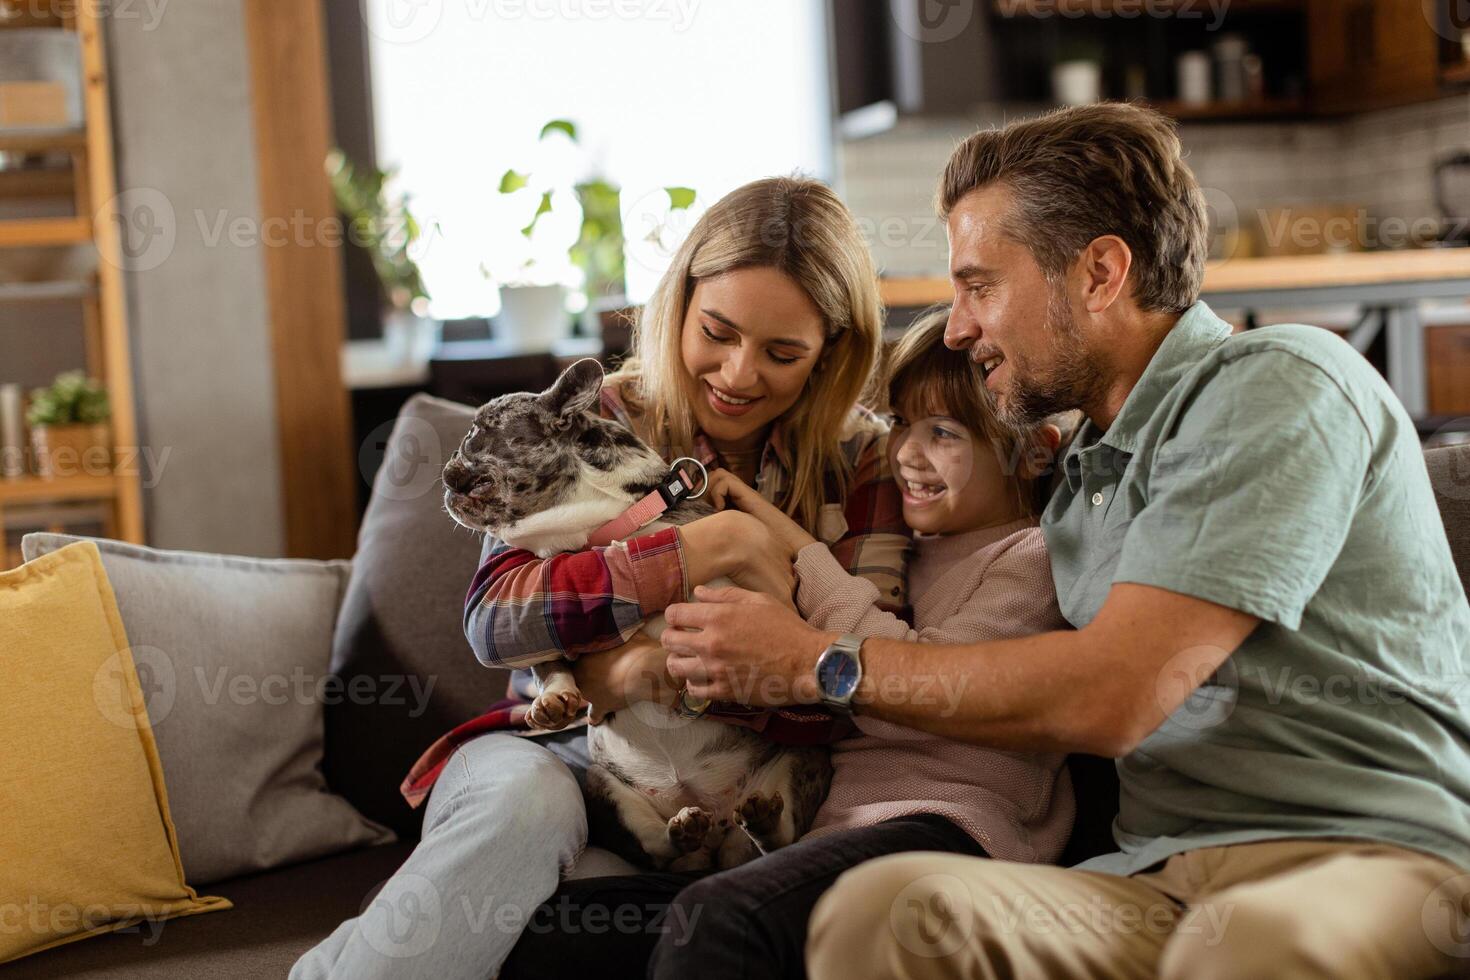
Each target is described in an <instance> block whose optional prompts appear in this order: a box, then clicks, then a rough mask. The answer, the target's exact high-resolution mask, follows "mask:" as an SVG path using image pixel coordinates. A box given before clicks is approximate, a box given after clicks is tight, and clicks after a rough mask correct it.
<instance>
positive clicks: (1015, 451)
mask: <svg viewBox="0 0 1470 980" xmlns="http://www.w3.org/2000/svg"><path fill="white" fill-rule="evenodd" d="M948 324H949V307H947V306H945V307H936V308H934V309H932V310H929V311H927V312H925V313H924V314H923V315H922V316H920V317H919V318H918V319H917V320H915V321H914V323H913V325H912V326H910V327H909V328H908V330H907V331H905V333H904V335H903V336H902V337H901V338H900V339H899V340H898V341H897V342H896V343H895V344H894V345H893V346H892V347H890V348H889V349H888V352H887V356H886V357H885V359H884V360H885V364H884V370H883V389H882V394H883V396H884V397H886V398H887V402H888V408H889V409H890V410H896V408H897V406H898V403H899V401H900V399H902V398H903V397H904V396H905V395H907V396H908V398H909V399H910V400H911V401H912V403H913V404H914V405H916V406H918V408H919V410H920V411H922V412H924V413H926V414H927V415H947V416H949V417H950V418H952V419H954V420H955V421H956V422H959V423H960V424H961V425H963V426H964V427H965V428H967V429H969V430H970V432H971V433H972V434H973V435H974V437H975V439H976V441H977V442H978V443H981V444H983V445H988V446H989V447H990V448H991V450H992V451H993V452H994V453H995V456H996V459H997V460H999V462H1000V465H1001V470H1002V472H1004V473H1005V474H1006V476H1007V477H1009V478H1010V483H1011V486H1012V488H1013V490H1014V491H1015V494H1016V497H1015V500H1016V504H1017V506H1018V507H1020V509H1021V512H1022V513H1024V514H1026V515H1027V516H1033V517H1034V516H1036V515H1037V514H1039V513H1040V512H1041V510H1042V509H1043V506H1044V504H1043V500H1042V496H1041V494H1042V491H1043V489H1044V487H1043V485H1044V484H1045V483H1046V482H1047V481H1046V480H1044V479H1041V478H1039V477H1037V476H1033V475H1031V474H1033V473H1039V474H1044V473H1048V472H1049V471H1050V462H1051V458H1052V450H1051V447H1050V446H1048V445H1047V443H1046V441H1045V439H1044V438H1043V437H1042V434H1041V429H1042V424H1045V423H1042V424H1037V425H1034V426H1028V427H1025V428H1017V427H1015V426H1011V425H1007V424H1006V423H1004V422H1002V421H1001V420H1000V418H999V417H998V416H997V415H996V413H995V400H994V398H993V397H992V396H991V394H990V392H989V391H987V390H986V388H985V382H984V380H983V378H982V377H981V374H980V369H979V368H978V367H976V366H975V365H974V364H971V363H970V358H969V355H968V354H967V353H966V352H964V351H956V350H950V349H949V348H948V347H946V346H944V328H945V327H946V326H947V325H948ZM1054 421H1055V420H1054Z"/></svg>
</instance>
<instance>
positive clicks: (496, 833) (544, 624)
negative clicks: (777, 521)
mask: <svg viewBox="0 0 1470 980" xmlns="http://www.w3.org/2000/svg"><path fill="white" fill-rule="evenodd" d="M882 314H883V311H882V306H881V303H880V302H879V299H878V291H877V278H876V275H875V272H874V269H873V265H872V260H871V258H870V257H869V255H868V252H867V248H866V245H865V244H864V242H863V241H862V238H861V236H860V235H859V233H858V230H857V227H856V225H855V223H854V222H853V220H852V217H851V215H850V214H849V213H848V211H847V209H846V208H845V207H844V206H843V205H842V203H841V202H840V201H839V200H838V199H837V197H836V196H835V195H834V194H833V193H832V192H831V191H830V190H829V189H827V188H826V187H824V186H823V185H821V184H818V183H816V182H813V181H807V180H799V179H790V178H777V179H770V180H762V181H757V182H755V183H752V184H748V185H746V186H744V187H741V188H740V189H738V190H736V191H734V192H732V193H731V194H729V195H728V196H726V197H725V198H723V199H721V200H720V201H719V202H718V203H716V204H715V205H714V206H713V207H711V208H710V210H709V211H708V212H707V213H706V214H705V215H704V216H703V217H702V218H701V219H700V221H699V222H698V223H697V224H696V226H695V227H694V229H693V231H692V232H691V233H690V235H689V238H688V239H687V240H686V242H685V243H684V245H683V246H682V247H681V248H680V250H679V252H678V254H677V255H676V256H675V257H674V261H673V263H672V265H671V267H670V269H669V271H668V272H667V273H666V274H665V276H664V278H663V279H662V281H661V282H660V284H659V287H658V289H657V291H656V292H655V294H654V297H653V298H652V300H651V301H650V303H649V304H648V306H647V308H646V309H645V310H644V311H643V315H642V316H641V317H640V320H639V324H638V333H637V338H636V341H635V345H634V355H633V357H632V358H630V359H629V361H628V362H627V363H626V364H625V365H624V367H623V368H622V370H620V371H618V372H617V373H616V374H614V375H612V376H610V377H609V378H608V380H607V384H606V386H605V387H604V389H603V393H602V411H603V414H604V415H605V416H607V417H611V418H617V419H619V420H620V421H623V422H624V423H625V424H627V425H628V426H629V427H630V428H631V429H633V430H634V431H635V432H637V433H638V434H639V435H640V436H642V437H643V438H644V439H645V440H647V441H648V442H649V443H650V444H651V445H653V446H655V447H656V448H658V449H659V451H660V452H661V454H662V455H664V457H665V458H666V459H668V460H670V461H672V460H673V459H675V458H678V457H681V456H692V457H694V458H696V459H699V460H701V461H702V462H704V463H705V464H706V465H707V466H708V467H709V468H710V469H714V468H716V467H723V468H725V469H728V470H730V471H731V472H733V473H735V474H737V475H739V476H741V477H742V478H743V479H745V480H746V481H747V482H749V483H750V484H751V485H752V486H753V487H754V488H755V489H756V491H757V492H759V493H760V494H761V496H762V497H763V498H764V499H766V500H768V501H770V502H771V503H772V504H774V505H775V506H776V507H779V508H780V509H781V510H782V511H783V512H784V513H786V514H787V515H789V516H790V517H791V518H792V519H793V520H794V521H796V523H797V524H799V525H800V526H801V527H802V528H804V529H805V530H806V531H807V532H808V533H810V534H811V535H812V536H813V537H815V538H816V539H817V540H818V541H820V542H822V543H823V544H824V545H826V546H827V547H828V548H830V549H831V553H832V555H833V556H834V557H835V558H836V559H837V561H838V562H839V564H841V565H842V567H843V568H845V569H847V570H848V571H849V572H851V573H852V574H855V575H861V576H863V577H865V578H867V579H868V580H869V581H871V582H872V583H873V584H874V585H875V586H876V587H877V588H878V590H879V594H880V595H881V596H883V597H884V604H885V605H886V606H889V607H891V608H894V609H897V608H899V607H902V606H903V605H904V585H903V583H904V561H905V559H906V555H907V549H908V546H909V533H908V529H907V527H906V526H905V525H904V524H903V517H902V504H901V500H900V497H899V493H898V490H897V488H896V486H895V485H894V483H893V481H892V479H891V478H890V475H889V472H888V465H887V461H886V447H885V438H884V437H885V426H884V425H883V423H882V422H880V421H879V420H878V418H877V417H876V416H874V415H873V414H872V413H870V412H868V411H867V410H866V409H864V408H862V407H861V406H859V405H858V404H857V399H858V396H859V394H860V393H861V392H862V390H863V389H864V387H865V386H866V385H867V383H868V381H869V379H870V377H871V375H872V373H873V370H874V367H875V364H876V361H877V356H878V349H879V346H880V339H881V332H882ZM794 557H795V556H794V554H792V552H791V550H790V548H789V546H787V545H786V544H784V543H783V542H782V541H780V540H778V539H777V537H776V536H775V535H774V534H772V533H771V532H770V531H769V530H767V528H766V526H765V525H764V524H762V523H761V521H759V520H758V519H756V518H754V517H751V516H750V515H748V514H743V513H741V512H739V511H735V510H730V511H725V512H722V513H719V514H716V515H714V516H712V517H708V518H705V519H703V520H700V521H696V522H694V523H692V524H688V525H685V526H683V527H680V528H677V529H669V530H666V531H660V532H657V533H654V534H651V535H645V536H642V537H639V538H635V539H633V540H632V541H630V542H629V543H627V544H619V545H614V546H612V547H609V548H592V549H588V550H586V551H583V552H578V553H574V554H565V555H558V556H556V557H553V558H549V559H545V560H541V559H537V558H536V557H535V556H534V555H532V554H530V553H529V552H524V551H518V550H515V549H511V548H508V547H506V546H505V545H503V544H502V543H500V542H498V541H496V540H494V539H493V538H489V539H487V540H486V542H485V550H484V554H483V557H482V561H481V566H480V569H479V570H478V572H477V573H476V575H475V577H474V579H473V581H472V583H471V586H470V592H469V596H468V598H467V601H466V609H465V632H466V636H467V637H468V639H469V641H470V645H471V647H472V648H473V649H474V652H475V655H476V656H477V657H478V658H479V659H480V660H481V662H483V663H485V664H486V665H488V666H508V667H525V666H528V665H530V664H534V663H537V662H539V661H543V660H547V659H550V658H553V657H562V656H565V657H569V658H572V659H573V660H574V661H575V662H576V671H577V680H578V683H579V685H580V687H581V689H582V691H583V693H584V694H585V695H587V697H588V699H589V700H590V701H591V702H592V704H593V707H594V709H595V710H596V711H597V712H598V713H599V714H601V713H606V712H607V711H612V710H617V709H619V708H622V707H624V706H625V705H626V703H627V701H628V700H630V699H632V698H637V697H649V698H653V697H658V698H669V699H672V698H673V697H675V696H677V692H676V691H675V689H674V686H673V684H672V682H671V681H669V679H668V677H667V673H666V670H665V667H664V660H665V656H664V653H663V650H662V648H661V647H659V646H658V645H657V644H655V643H653V642H651V641H648V640H647V639H646V638H644V637H642V636H641V634H640V633H639V628H640V626H641V625H642V623H643V621H644V619H645V618H646V617H647V616H649V615H652V614H654V613H656V612H661V611H662V610H663V608H664V607H665V606H667V605H668V604H670V603H672V602H679V601H683V600H684V599H685V597H686V596H687V595H688V594H689V593H690V592H691V591H692V590H693V588H694V587H695V586H696V585H700V584H703V583H705V582H708V581H710V580H712V579H714V578H716V577H719V576H721V575H727V576H729V577H730V578H732V579H734V580H735V581H736V582H738V583H740V584H742V585H745V586H747V587H749V588H754V589H759V590H762V591H767V592H770V593H772V594H776V595H779V596H782V597H783V598H784V599H785V600H786V601H787V602H790V601H791V596H792V592H793V588H794V584H795V581H794V573H793V571H792V562H793V559H794ZM637 677H648V678H650V683H649V684H647V685H640V684H638V683H635V682H634V678H637ZM658 678H662V679H663V681H662V683H659V682H658V680H657V679H658ZM712 714H714V715H716V716H718V717H721V718H722V719H724V720H727V721H729V722H731V723H734V724H745V725H752V726H755V727H758V728H760V729H761V730H762V731H763V732H764V733H765V734H766V735H767V736H768V737H770V738H772V739H773V740H777V741H802V742H813V741H827V740H830V739H831V738H832V737H834V736H835V735H836V734H837V732H836V730H835V726H834V725H833V723H832V722H831V720H830V719H829V718H827V717H826V716H822V715H812V714H807V713H800V712H791V711H782V712H774V713H773V712H763V711H757V710H753V709H748V708H744V707H742V706H739V705H716V706H715V707H714V708H713V709H712ZM585 746H586V738H585V735H584V734H582V733H581V732H579V731H576V730H571V731H566V732H561V733H557V734H555V735H552V736H548V737H545V738H540V739H537V740H535V741H532V740H528V739H523V738H517V737H514V736H510V735H506V734H494V735H486V736H481V737H478V738H474V739H472V740H470V741H468V742H466V743H464V744H463V745H461V746H460V747H459V748H458V749H457V750H456V751H455V752H454V754H453V755H452V756H450V757H449V760H448V762H447V763H446V764H445V765H444V767H443V769H442V771H441V773H440V775H439V778H438V782H437V783H436V784H435V785H434V788H433V792H432V795H431V796H430V797H429V801H428V806H427V810H426V813H425V817H424V830H423V838H422V840H421V842H420V844H419V846H418V848H417V849H416V850H415V851H414V852H413V854H412V855H411V856H410V857H409V859H408V860H407V861H406V862H405V864H404V866H403V867H402V868H401V869H399V871H398V873H397V874H395V875H394V877H393V878H391V879H389V881H388V882H387V883H386V884H385V886H384V888H383V891H382V892H381V893H380V894H379V896H378V897H377V899H376V900H375V901H374V902H373V903H372V905H371V906H369V908H368V909H367V910H366V911H365V912H364V913H363V915H362V916H360V917H359V918H357V919H352V920H349V921H348V922H345V923H343V925H342V926H340V927H339V928H338V929H337V931H336V932H334V933H333V934H332V935H331V936H330V937H328V938H327V939H326V940H325V941H323V943H322V944H321V945H320V946H318V947H317V948H316V949H314V950H312V951H311V952H310V953H308V954H307V955H306V956H305V957H303V959H302V960H301V961H299V962H298V963H297V965H296V967H295V969H293V971H292V974H291V976H292V977H293V978H298V980H300V978H314V977H324V976H334V977H335V976H342V977H352V978H354V980H355V978H361V977H379V976H382V977H387V976H393V977H420V976H422V977H432V978H434V980H452V978H455V977H461V976H463V977H476V978H479V977H484V976H493V975H495V974H496V973H497V971H499V969H500V967H501V964H502V963H503V962H504V960H505V957H506V956H507V954H508V953H509V952H510V950H511V948H512V947H513V946H514V944H515V941H516V939H517V938H518V936H519V934H520V932H521V929H522V928H523V927H524V926H525V924H526V923H527V921H528V918H529V916H530V915H531V913H532V912H534V911H535V909H536V908H537V907H538V906H539V905H540V903H542V902H543V901H545V900H546V899H547V898H548V897H550V896H551V894H552V892H553V890H554V889H555V888H556V885H557V882H558V880H559V877H560V873H561V872H562V871H564V870H565V869H567V868H568V867H570V866H571V864H572V863H573V862H574V861H575V860H576V858H577V857H578V855H579V854H580V853H581V851H582V850H583V848H584V847H585V845H586V842H587V818H586V809H585V805H584V803H583V799H582V795H581V790H580V787H579V785H578V784H579V780H580V779H581V776H582V771H583V770H584V769H585V765H586V748H585ZM411 909H417V910H420V912H423V913H426V914H421V915H414V914H412V913H411V912H410V910H411ZM430 909H434V910H437V911H435V912H433V913H432V914H427V913H428V912H429V910H430ZM431 932H432V936H430V933H431Z"/></svg>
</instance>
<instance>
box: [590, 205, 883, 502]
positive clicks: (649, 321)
mask: <svg viewBox="0 0 1470 980" xmlns="http://www.w3.org/2000/svg"><path fill="white" fill-rule="evenodd" d="M738 269H776V270H779V272H784V273H785V275H788V276H789V278H791V279H792V281H794V282H795V284H797V285H800V287H801V288H803V289H804V291H806V294H807V295H808V297H810V298H811V301H813V304H814V306H816V307H817V310H819V311H820V313H822V319H823V323H825V329H826V336H825V342H823V347H822V354H820V356H819V359H817V364H816V367H814V369H813V372H811V376H810V378H808V379H807V385H806V389H804V391H803V392H801V398H800V400H798V401H797V404H794V406H792V407H791V408H788V410H786V413H785V414H784V416H782V417H781V425H782V436H784V439H785V448H786V451H788V454H789V458H791V470H792V472H791V482H789V485H788V488H786V494H785V500H781V501H776V502H778V504H779V505H781V507H782V508H784V510H785V511H786V513H788V514H791V517H792V519H795V520H797V523H800V525H801V526H803V527H807V529H808V530H811V529H814V527H816V526H817V514H819V511H820V508H822V504H823V502H826V500H825V497H826V492H825V479H826V475H833V476H836V483H838V486H839V492H842V491H844V489H845V486H847V483H848V480H850V478H851V473H850V469H851V467H850V466H848V464H847V461H845V458H844V457H842V453H841V448H839V444H841V439H842V436H844V433H845V429H847V428H848V426H847V423H848V416H850V414H851V411H853V406H856V404H857V400H858V397H860V395H861V394H863V389H864V388H866V386H867V383H869V381H870V378H872V376H873V370H875V367H876V363H878V353H879V348H881V345H882V329H883V306H882V301H881V300H879V295H878V273H876V270H875V269H873V259H872V256H870V254H869V251H867V244H866V242H864V241H863V237H861V234H860V232H858V229H857V225H856V222H854V220H853V216H851V213H850V212H848V210H847V207H845V206H844V204H842V201H841V200H838V197H836V194H833V192H832V191H831V190H829V188H828V187H825V185H822V184H819V182H816V181H808V179H800V178H769V179H764V181H756V182H753V184H747V185H744V187H741V188H736V190H735V191H731V192H729V194H726V195H725V197H723V198H720V200H719V201H717V203H716V204H714V206H713V207H710V210H709V212H706V213H704V216H703V217H700V220H698V222H697V223H695V226H694V229H692V231H691V232H689V237H688V238H686V239H685V241H684V245H681V248H679V251H678V253H676V254H675V257H673V263H672V264H670V266H669V270H667V272H666V273H664V276H663V279H660V281H659V287H657V289H654V294H653V297H651V298H650V300H648V306H645V307H644V310H642V313H641V314H639V317H638V325H637V331H635V334H634V345H632V353H631V354H629V357H628V360H626V361H625V363H623V366H622V367H620V369H619V370H617V372H616V373H614V375H612V376H610V378H609V381H610V382H614V383H617V385H619V386H620V391H622V395H623V398H625V401H628V404H629V407H631V408H632V410H634V414H635V417H638V419H639V428H642V432H639V435H642V436H644V438H645V439H648V441H651V442H654V444H660V442H663V447H661V448H664V450H666V451H670V453H673V454H676V455H688V454H691V453H692V450H694V429H695V422H694V410H692V408H691V404H692V400H694V398H695V397H698V395H697V389H695V383H694V382H692V381H691V379H689V376H688V372H686V370H685V369H684V357H682V354H681V347H679V342H681V335H682V331H684V319H685V316H686V314H688V309H689V298H691V297H692V295H694V287H695V284H697V282H698V281H701V279H710V278H714V276H720V275H725V273H729V272H735V270H738Z"/></svg>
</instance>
